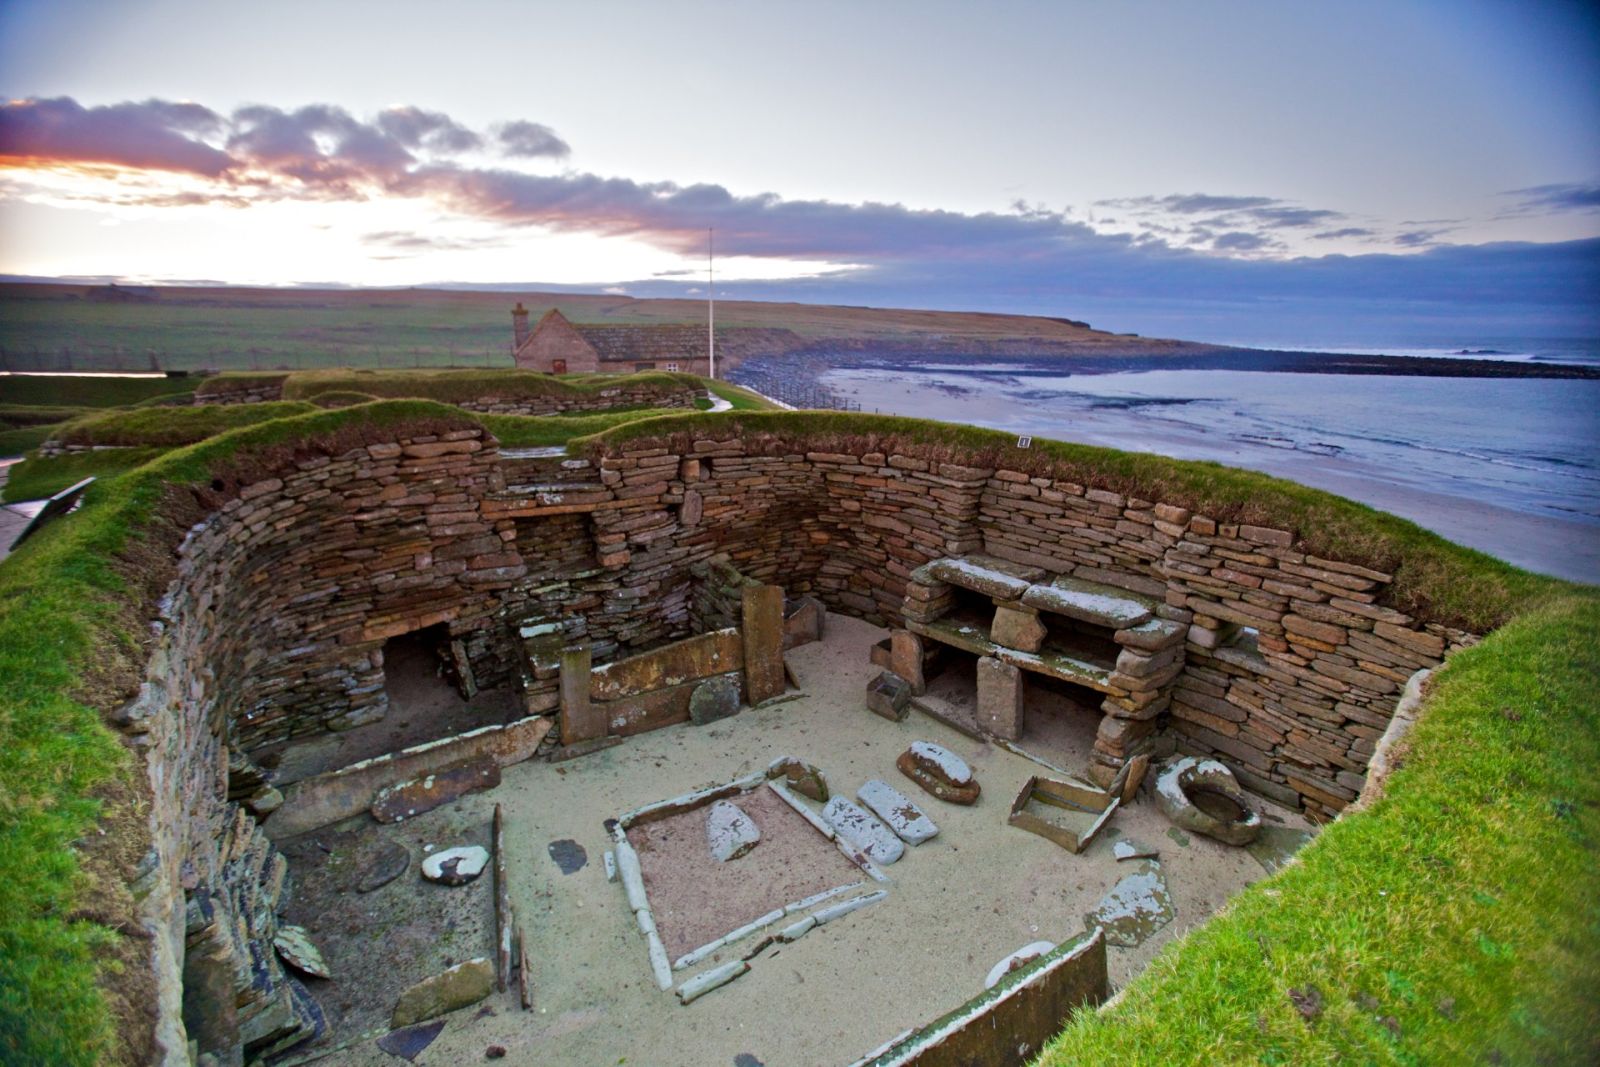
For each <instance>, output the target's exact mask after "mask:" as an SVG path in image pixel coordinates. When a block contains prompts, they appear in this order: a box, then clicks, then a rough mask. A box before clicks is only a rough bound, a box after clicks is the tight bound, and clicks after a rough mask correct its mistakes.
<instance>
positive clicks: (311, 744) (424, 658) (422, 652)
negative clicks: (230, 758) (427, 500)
mask: <svg viewBox="0 0 1600 1067" xmlns="http://www.w3.org/2000/svg"><path fill="white" fill-rule="evenodd" d="M457 644H458V645H459V642H457ZM451 645H452V639H451V635H450V630H449V627H448V626H447V625H446V624H443V623H440V624H438V625H436V626H428V627H424V628H423V629H420V630H413V631H412V632H410V633H405V634H400V635H399V636H396V637H391V638H390V639H389V640H388V641H385V642H384V645H383V650H382V660H383V689H384V695H385V696H387V697H388V711H387V712H386V713H385V714H384V716H383V718H381V719H379V720H377V721H376V722H371V723H367V724H366V725H364V726H358V727H356V728H355V729H353V730H344V731H341V732H338V733H327V734H323V735H320V736H315V737H310V738H301V739H298V740H296V741H294V742H292V743H289V744H286V745H279V746H275V747H273V748H271V749H265V750H262V751H261V752H259V753H253V755H254V756H256V758H257V759H258V760H264V761H266V763H264V765H271V766H273V767H274V768H276V770H277V772H278V774H277V777H276V779H275V784H276V785H278V786H280V787H282V786H284V785H289V784H291V783H293V782H297V781H300V780H302V779H305V778H310V777H313V776H315V775H318V774H325V773H327V772H328V771H334V770H338V769H339V768H341V767H348V766H350V765H351V764H352V763H359V762H360V761H362V760H366V759H372V758H373V757H375V756H383V755H387V754H388V753H391V752H397V751H399V750H400V749H403V748H410V747H412V746H413V745H420V744H425V743H427V742H429V741H438V740H440V739H442V738H446V737H453V736H455V735H456V734H460V733H465V732H466V731H468V730H476V729H478V728H479V727H481V726H499V725H503V724H505V723H508V722H514V721H516V720H517V719H519V718H521V717H522V716H523V715H524V714H526V713H525V712H524V711H523V710H522V701H521V698H520V697H519V696H518V695H517V693H516V692H515V691H514V690H512V689H511V687H510V686H498V687H495V688H491V689H482V690H480V689H478V688H477V687H476V683H475V681H474V680H473V679H472V677H471V668H470V666H467V667H466V671H465V674H463V670H462V668H463V666H465V664H464V663H463V656H461V655H460V654H458V653H457V652H456V650H455V649H452V647H451ZM467 694H471V695H470V696H469V695H467Z"/></svg>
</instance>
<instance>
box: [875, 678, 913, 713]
mask: <svg viewBox="0 0 1600 1067" xmlns="http://www.w3.org/2000/svg"><path fill="white" fill-rule="evenodd" d="M867 710H869V711H872V712H875V713H876V714H878V715H882V716H883V717H884V718H885V719H888V720H889V721H891V722H903V721H904V720H905V717H906V716H907V715H909V714H911V686H910V685H908V684H907V683H906V680H905V679H904V678H902V677H900V676H899V675H898V674H895V673H894V672H893V671H883V672H881V673H880V674H879V675H878V676H877V677H876V678H874V679H873V680H872V681H870V682H868V683H867Z"/></svg>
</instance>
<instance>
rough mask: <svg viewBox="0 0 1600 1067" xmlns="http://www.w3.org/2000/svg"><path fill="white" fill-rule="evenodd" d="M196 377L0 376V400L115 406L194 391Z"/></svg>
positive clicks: (61, 404)
mask: <svg viewBox="0 0 1600 1067" xmlns="http://www.w3.org/2000/svg"><path fill="white" fill-rule="evenodd" d="M199 383H200V379H199V378H97V377H85V376H79V375H70V374H49V375H45V374H10V375H5V376H0V403H4V404H26V405H32V406H39V405H49V406H67V407H85V408H114V407H121V406H123V405H125V404H136V403H138V402H139V401H141V400H149V399H151V398H152V397H177V396H180V395H182V394H185V393H192V392H194V389H195V386H196V385H198V384H199Z"/></svg>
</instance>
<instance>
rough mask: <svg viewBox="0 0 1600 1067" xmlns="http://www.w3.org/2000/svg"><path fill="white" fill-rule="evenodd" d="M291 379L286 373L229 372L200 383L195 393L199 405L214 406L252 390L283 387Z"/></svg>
mask: <svg viewBox="0 0 1600 1067" xmlns="http://www.w3.org/2000/svg"><path fill="white" fill-rule="evenodd" d="M288 377H289V375H288V374H287V373H285V372H282V371H279V372H268V373H256V372H254V371H227V372H225V373H222V374H215V375H212V376H211V377H209V378H207V379H205V380H204V381H202V382H201V383H200V387H199V388H198V389H196V390H195V391H194V399H195V403H197V404H212V403H216V402H218V401H219V400H222V401H225V400H227V399H228V398H229V397H232V396H236V395H238V394H239V393H247V392H249V391H250V390H252V389H259V388H261V387H262V386H278V387H281V386H282V385H283V383H284V381H285V380H286V379H287V378H288Z"/></svg>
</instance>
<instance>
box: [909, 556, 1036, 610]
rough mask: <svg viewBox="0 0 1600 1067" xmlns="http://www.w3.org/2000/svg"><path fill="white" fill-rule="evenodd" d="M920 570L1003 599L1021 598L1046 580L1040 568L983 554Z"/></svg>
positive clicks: (944, 560) (936, 564)
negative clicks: (1029, 589)
mask: <svg viewBox="0 0 1600 1067" xmlns="http://www.w3.org/2000/svg"><path fill="white" fill-rule="evenodd" d="M919 571H920V572H921V573H923V574H925V575H926V576H928V577H930V578H932V579H934V580H936V581H940V582H945V583H947V584H949V585H955V586H960V587H961V588H962V589H970V590H972V591H973V592H974V593H982V594H983V595H984V596H990V597H995V598H997V599H1000V600H1017V599H1019V598H1021V596H1022V594H1023V593H1024V592H1026V591H1027V589H1028V587H1029V586H1030V585H1031V584H1032V583H1034V582H1036V581H1038V580H1039V579H1040V578H1042V577H1044V571H1043V570H1041V569H1040V568H1038V567H1030V566H1028V565H1027V564H1023V563H1012V562H1011V561H1010V560H1004V559H999V558H997V557H995V556H984V555H970V556H961V557H959V558H954V559H937V560H934V561H933V562H932V563H929V564H927V565H926V566H925V567H922V568H919Z"/></svg>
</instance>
